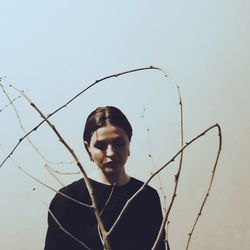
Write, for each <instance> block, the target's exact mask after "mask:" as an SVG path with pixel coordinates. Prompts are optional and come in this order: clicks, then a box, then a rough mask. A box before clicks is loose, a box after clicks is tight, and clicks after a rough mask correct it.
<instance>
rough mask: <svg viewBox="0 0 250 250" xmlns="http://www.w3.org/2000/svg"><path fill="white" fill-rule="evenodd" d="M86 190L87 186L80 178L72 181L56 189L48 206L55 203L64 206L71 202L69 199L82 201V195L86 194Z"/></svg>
mask: <svg viewBox="0 0 250 250" xmlns="http://www.w3.org/2000/svg"><path fill="white" fill-rule="evenodd" d="M86 190H87V188H86V185H85V182H84V180H83V179H82V178H81V179H79V180H77V181H74V182H72V183H70V184H69V185H67V186H65V187H63V188H61V189H59V190H58V192H57V193H56V195H55V196H54V198H53V199H52V201H51V204H50V207H53V206H55V205H57V206H65V205H66V204H68V203H71V201H70V200H71V199H74V200H78V201H82V200H83V197H85V196H86Z"/></svg>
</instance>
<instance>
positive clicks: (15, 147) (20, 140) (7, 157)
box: [0, 66, 166, 167]
mask: <svg viewBox="0 0 250 250" xmlns="http://www.w3.org/2000/svg"><path fill="white" fill-rule="evenodd" d="M145 70H158V71H160V72H162V73H164V71H163V70H162V69H161V68H158V67H154V66H150V67H144V68H137V69H132V70H128V71H124V72H121V73H117V74H112V75H109V76H106V77H103V78H101V79H99V80H96V81H95V82H94V83H92V84H90V85H89V86H87V87H86V88H85V89H84V90H82V91H81V92H79V93H78V94H76V95H75V96H74V97H72V98H71V99H70V100H69V101H68V102H66V103H65V104H63V105H62V106H61V107H59V108H58V109H56V110H55V111H53V112H52V113H50V114H49V115H48V116H47V117H45V116H44V117H45V118H44V119H43V120H42V121H41V122H40V123H38V124H37V125H36V126H35V127H34V128H33V129H31V130H30V131H29V132H28V133H26V134H25V135H24V136H23V137H21V138H20V139H19V141H18V142H17V144H16V145H15V146H14V147H13V149H12V150H11V152H10V153H9V154H8V155H7V156H6V158H5V159H4V160H3V161H2V162H1V164H0V167H2V166H3V165H4V164H5V162H6V161H7V160H8V159H9V158H10V156H11V155H12V154H13V153H14V152H15V150H16V149H17V148H18V146H19V145H20V143H21V142H22V141H23V140H24V139H25V138H26V137H28V136H29V135H30V134H31V133H33V132H34V131H36V130H37V129H38V128H39V127H40V126H41V125H42V124H43V123H44V122H45V121H46V119H48V118H50V117H51V116H53V115H54V114H56V113H57V112H58V111H60V110H61V109H63V108H65V107H67V106H68V105H69V104H70V103H71V102H73V101H74V100H75V99H76V98H78V97H79V96H80V95H82V94H83V93H84V92H86V91H87V90H89V89H90V88H92V87H93V86H95V85H96V84H98V83H100V82H103V81H105V80H107V79H110V78H114V77H118V76H122V75H125V74H130V73H134V72H137V71H145ZM164 74H165V73H164ZM165 76H166V74H165Z"/></svg>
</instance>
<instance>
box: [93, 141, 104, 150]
mask: <svg viewBox="0 0 250 250" xmlns="http://www.w3.org/2000/svg"><path fill="white" fill-rule="evenodd" d="M94 146H95V148H98V149H100V150H105V149H106V147H107V145H106V143H104V142H101V141H99V142H96V143H95V145H94Z"/></svg>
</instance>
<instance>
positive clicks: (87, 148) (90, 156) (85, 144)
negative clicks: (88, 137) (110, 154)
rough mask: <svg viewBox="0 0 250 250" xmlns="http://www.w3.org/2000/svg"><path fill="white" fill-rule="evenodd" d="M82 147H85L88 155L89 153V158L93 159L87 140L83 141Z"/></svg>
mask: <svg viewBox="0 0 250 250" xmlns="http://www.w3.org/2000/svg"><path fill="white" fill-rule="evenodd" d="M84 147H85V149H86V151H87V153H88V155H89V158H90V160H91V161H93V159H92V155H91V153H90V151H89V144H88V142H87V141H84Z"/></svg>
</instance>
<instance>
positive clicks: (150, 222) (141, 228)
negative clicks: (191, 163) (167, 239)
mask: <svg viewBox="0 0 250 250" xmlns="http://www.w3.org/2000/svg"><path fill="white" fill-rule="evenodd" d="M90 181H91V184H92V186H93V189H94V195H95V198H96V201H97V207H98V210H99V212H101V211H102V210H103V211H102V212H101V218H102V220H103V223H104V226H105V229H106V230H108V229H110V227H111V226H112V225H113V223H114V221H115V220H116V218H117V216H118V215H119V213H120V211H121V209H122V208H123V206H124V205H125V203H126V201H127V200H128V199H129V198H130V197H131V196H132V195H133V194H134V193H135V192H136V191H137V190H138V189H139V188H140V187H141V186H142V185H143V182H141V181H139V180H137V179H135V178H131V179H130V181H129V183H127V184H125V185H123V186H116V187H115V188H114V190H113V192H112V195H111V198H109V196H110V194H111V190H112V186H109V185H105V184H102V183H99V182H96V181H94V180H90ZM60 192H62V193H64V194H67V195H68V196H70V197H72V198H74V199H76V200H78V201H80V202H83V203H85V204H91V200H90V197H89V193H88V190H87V188H86V185H85V183H84V180H83V179H80V180H78V181H75V182H73V183H72V184H70V185H68V186H66V187H64V188H62V189H61V190H60ZM108 199H109V201H108V203H107V204H106V205H105V203H106V202H107V200H108ZM104 207H105V208H104ZM103 208H104V209H103ZM50 210H51V212H52V213H53V214H54V216H55V218H56V219H57V220H58V222H59V223H60V224H61V225H62V227H64V228H65V229H66V230H67V231H68V232H69V233H70V234H72V235H73V236H74V237H76V238H77V239H79V240H80V241H82V242H83V243H84V244H85V245H86V246H87V247H88V248H89V249H91V250H102V249H103V246H102V243H101V240H100V237H99V233H98V227H97V222H96V218H95V215H94V213H93V211H92V210H91V209H90V208H87V207H84V206H82V205H79V204H77V203H76V202H74V201H72V200H69V199H68V198H65V197H63V196H62V195H61V194H56V195H55V197H54V198H53V200H52V202H51V204H50ZM161 222H162V211H161V206H160V199H159V196H158V193H157V191H156V190H155V189H153V188H152V187H150V186H146V187H145V189H144V190H143V191H142V192H141V193H140V194H139V195H138V196H137V197H136V198H135V199H134V201H132V203H131V204H130V205H129V207H128V208H127V209H126V211H125V213H124V214H123V216H122V218H121V220H120V222H119V223H118V224H117V226H116V227H115V229H114V231H113V232H112V234H111V235H110V243H111V248H112V250H149V249H151V247H152V245H153V243H154V241H155V239H156V236H157V234H158V231H159V227H160V224H161ZM82 249H86V248H85V247H84V246H82V245H81V244H80V243H79V242H77V241H76V240H75V239H73V238H72V237H71V236H69V235H68V234H66V233H65V232H63V230H61V229H60V226H59V225H58V223H57V222H56V221H55V219H54V218H53V217H52V216H51V215H50V214H49V215H48V231H47V235H46V241H45V250H82ZM158 249H159V250H165V243H164V242H163V240H162V241H161V242H160V244H159V247H158Z"/></svg>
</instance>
